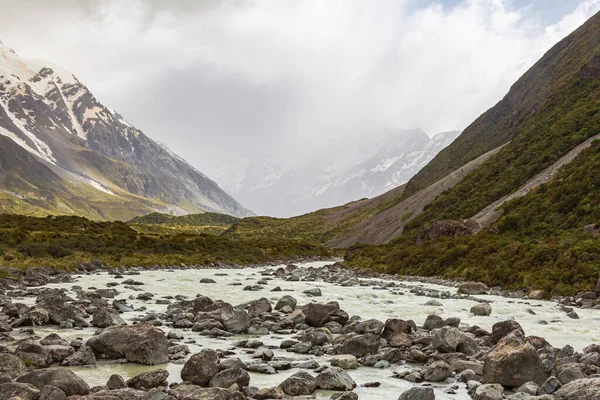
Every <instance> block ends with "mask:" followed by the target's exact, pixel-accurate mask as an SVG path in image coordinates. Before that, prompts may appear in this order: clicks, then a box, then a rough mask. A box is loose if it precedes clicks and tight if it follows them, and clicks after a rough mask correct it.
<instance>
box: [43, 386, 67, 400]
mask: <svg viewBox="0 0 600 400" xmlns="http://www.w3.org/2000/svg"><path fill="white" fill-rule="evenodd" d="M39 396H40V397H39V399H38V400H66V399H67V395H66V394H65V392H63V391H62V390H60V389H59V388H57V387H56V386H50V385H46V386H44V387H43V388H42V389H41V390H40V394H39Z"/></svg>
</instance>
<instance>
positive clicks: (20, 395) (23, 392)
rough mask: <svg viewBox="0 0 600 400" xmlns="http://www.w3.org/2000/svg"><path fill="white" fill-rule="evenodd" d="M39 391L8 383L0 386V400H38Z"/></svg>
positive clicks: (26, 385) (19, 384) (24, 384)
mask: <svg viewBox="0 0 600 400" xmlns="http://www.w3.org/2000/svg"><path fill="white" fill-rule="evenodd" d="M39 393H40V392H39V390H37V389H36V388H35V386H33V385H29V384H27V383H19V382H9V383H3V384H1V385H0V400H9V399H19V400H38V398H39Z"/></svg>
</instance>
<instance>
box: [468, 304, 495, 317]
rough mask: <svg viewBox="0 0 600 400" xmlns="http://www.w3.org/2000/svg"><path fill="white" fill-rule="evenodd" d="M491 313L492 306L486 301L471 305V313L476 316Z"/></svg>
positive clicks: (484, 315) (485, 315)
mask: <svg viewBox="0 0 600 400" xmlns="http://www.w3.org/2000/svg"><path fill="white" fill-rule="evenodd" d="M491 313H492V306H491V305H489V304H487V303H482V304H477V305H474V306H473V307H471V314H473V315H475V316H478V317H487V316H489V315H490V314H491Z"/></svg>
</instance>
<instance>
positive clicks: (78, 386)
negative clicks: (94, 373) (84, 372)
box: [17, 368, 90, 397]
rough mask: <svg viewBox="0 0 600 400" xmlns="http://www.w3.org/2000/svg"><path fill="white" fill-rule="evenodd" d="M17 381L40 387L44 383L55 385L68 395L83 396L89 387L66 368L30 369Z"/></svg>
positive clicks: (88, 390) (44, 384)
mask: <svg viewBox="0 0 600 400" xmlns="http://www.w3.org/2000/svg"><path fill="white" fill-rule="evenodd" d="M17 382H19V383H28V384H30V385H33V386H34V387H36V388H38V389H41V388H43V387H44V386H46V385H52V386H56V387H57V388H59V389H60V390H62V391H63V392H65V394H66V395H67V397H68V396H76V395H79V396H85V395H87V394H89V392H90V387H89V386H88V384H87V383H85V382H84V381H83V379H81V378H80V377H78V376H77V375H75V374H74V373H73V372H72V371H71V370H69V369H66V368H48V369H41V370H36V371H31V372H29V373H27V374H25V375H22V376H20V377H18V378H17Z"/></svg>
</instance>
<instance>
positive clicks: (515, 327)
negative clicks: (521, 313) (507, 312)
mask: <svg viewBox="0 0 600 400" xmlns="http://www.w3.org/2000/svg"><path fill="white" fill-rule="evenodd" d="M512 331H519V332H521V333H522V334H523V335H525V331H524V330H523V328H521V325H520V324H519V323H518V322H517V321H513V320H507V321H502V322H496V323H495V324H494V325H492V340H493V341H494V343H498V342H499V341H500V339H502V338H503V337H505V336H506V335H508V334H509V333H511V332H512Z"/></svg>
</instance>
